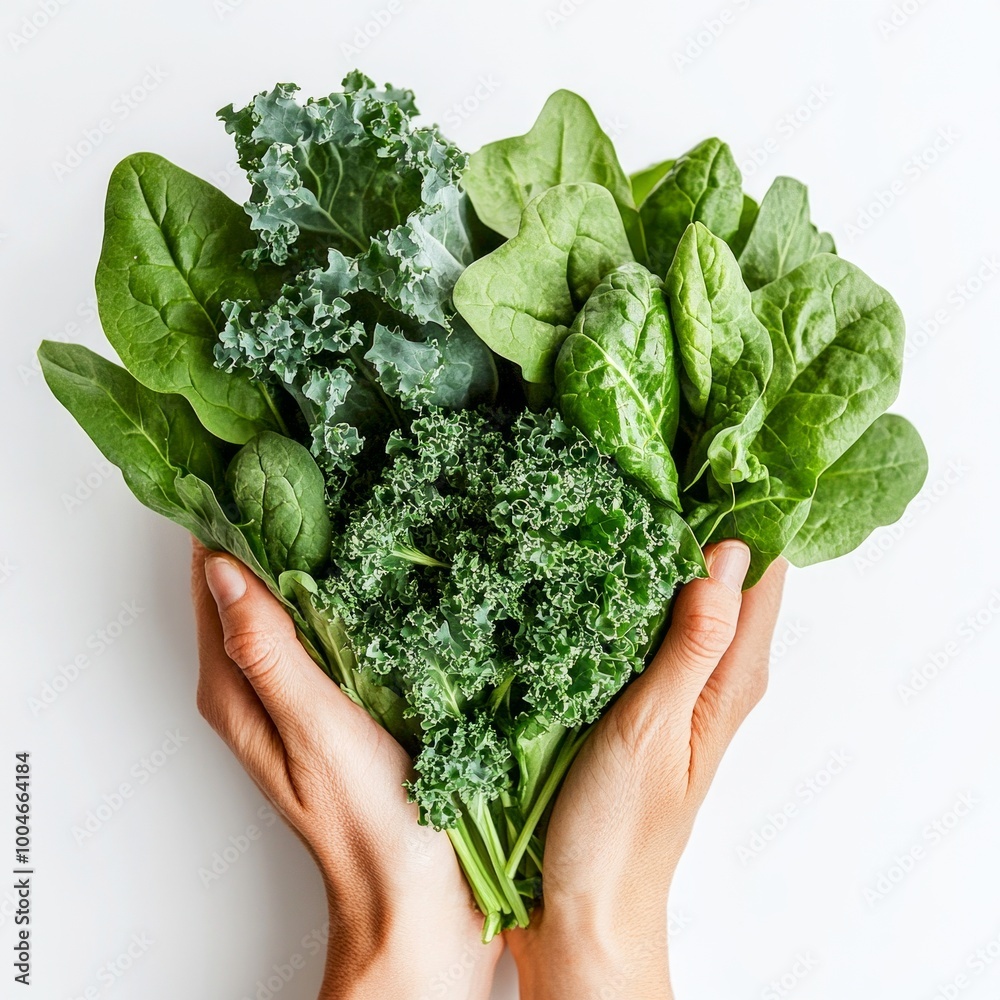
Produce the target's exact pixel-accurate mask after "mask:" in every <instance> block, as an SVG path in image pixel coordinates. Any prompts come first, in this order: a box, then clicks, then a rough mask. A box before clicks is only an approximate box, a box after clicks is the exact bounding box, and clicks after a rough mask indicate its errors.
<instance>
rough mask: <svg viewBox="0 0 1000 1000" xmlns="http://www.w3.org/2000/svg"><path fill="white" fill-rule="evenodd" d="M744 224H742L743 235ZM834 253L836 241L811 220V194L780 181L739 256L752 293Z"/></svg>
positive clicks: (763, 204) (790, 181) (771, 190)
mask: <svg viewBox="0 0 1000 1000" xmlns="http://www.w3.org/2000/svg"><path fill="white" fill-rule="evenodd" d="M743 228H744V223H742V222H741V224H740V229H741V231H742V230H743ZM832 251H833V238H832V237H831V236H830V235H829V233H821V232H819V230H817V229H816V227H815V226H814V225H813V224H812V222H811V221H810V219H809V192H808V190H807V188H806V186H805V185H804V184H800V183H799V182H798V181H796V180H793V179H792V178H791V177H777V178H775V180H774V183H773V184H772V185H771V187H770V188H769V189H768V191H767V194H766V195H764V200H763V201H762V202H761V203H760V209H759V211H758V212H757V213H756V216H755V218H754V220H753V225H752V227H751V228H750V230H749V233H748V236H747V239H746V241H745V244H744V246H743V247H742V249H741V250H736V248H735V247H734V252H737V253H738V254H739V260H740V267H741V268H742V270H743V280H744V281H745V282H746V283H747V287H748V288H750V290H751V291H753V290H755V289H757V288H760V287H761V286H762V285H766V284H767V283H768V282H769V281H776V280H777V279H778V278H780V277H781V276H782V275H785V274H788V272H789V271H792V270H794V269H795V268H796V267H798V266H799V264H804V263H805V262H806V261H807V260H809V259H810V258H811V257H815V256H816V255H817V254H819V253H827V252H832Z"/></svg>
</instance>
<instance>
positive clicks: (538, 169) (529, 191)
mask: <svg viewBox="0 0 1000 1000" xmlns="http://www.w3.org/2000/svg"><path fill="white" fill-rule="evenodd" d="M463 183H464V185H465V190H466V191H467V192H468V194H469V197H470V198H471V199H472V204H473V205H474V207H475V209H476V214H477V215H478V216H479V218H480V219H481V220H482V221H483V222H484V223H485V224H486V225H487V226H489V227H490V228H491V229H494V230H496V231H497V232H498V233H500V234H501V235H503V236H506V237H508V238H510V237H513V236H514V235H516V233H517V231H518V224H519V222H520V219H521V214H522V213H523V211H524V209H525V208H526V207H527V206H528V204H529V203H530V202H531V201H533V200H534V199H535V198H537V197H538V196H539V195H541V194H544V193H545V192H546V191H548V190H549V189H550V188H553V187H556V186H557V185H559V184H582V183H591V184H599V185H601V187H604V188H607V190H608V191H610V192H611V194H612V195H613V197H614V199H615V202H616V204H617V205H618V210H619V211H620V212H621V216H622V220H623V222H624V224H625V228H626V230H627V231H628V233H629V237H630V240H631V243H632V249H633V252H634V253H635V255H636V256H637V257H639V258H640V259H641V258H642V257H643V256H644V254H645V249H644V247H643V244H642V230H641V227H640V225H639V218H638V215H637V214H636V210H635V202H634V200H633V197H632V187H631V185H630V184H629V179H628V177H627V176H626V175H625V171H624V170H622V168H621V164H620V163H619V162H618V154H617V153H616V152H615V147H614V143H612V141H611V138H610V137H609V136H608V135H607V134H606V133H605V132H604V130H603V129H602V128H601V126H600V125H599V124H598V122H597V118H595V117H594V112H593V111H592V110H591V109H590V105H589V104H588V103H587V102H586V101H585V100H584V99H583V98H582V97H580V96H579V95H578V94H574V93H572V92H571V91H569V90H557V91H556V92H555V93H554V94H552V96H551V97H549V99H548V100H547V101H546V102H545V106H544V107H543V108H542V111H541V114H539V116H538V119H537V120H536V121H535V124H534V125H532V127H531V129H530V130H529V131H528V132H526V133H525V134H524V135H518V136H514V137H513V138H510V139H501V140H500V141H498V142H491V143H488V144H487V145H485V146H483V148H482V149H480V150H479V151H478V152H476V153H473V154H472V156H471V157H470V159H469V169H468V170H467V171H466V173H465V176H464V178H463Z"/></svg>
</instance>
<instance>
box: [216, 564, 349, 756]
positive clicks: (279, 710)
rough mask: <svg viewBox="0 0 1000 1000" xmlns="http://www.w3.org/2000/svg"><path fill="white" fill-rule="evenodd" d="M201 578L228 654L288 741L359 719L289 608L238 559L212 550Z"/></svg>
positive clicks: (282, 735) (285, 740) (281, 734)
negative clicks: (309, 649) (305, 643)
mask: <svg viewBox="0 0 1000 1000" xmlns="http://www.w3.org/2000/svg"><path fill="white" fill-rule="evenodd" d="M205 579H206V581H207V583H208V589H209V590H210V591H211V593H212V596H213V597H214V599H215V604H216V607H217V608H218V614H219V619H220V621H221V624H222V633H223V647H224V649H225V652H226V654H227V655H228V656H229V658H230V659H231V660H232V662H233V663H235V664H236V666H237V667H238V668H239V669H240V671H241V672H242V675H243V676H244V677H245V678H246V680H247V681H249V683H250V684H251V685H252V687H253V690H254V692H256V695H257V697H258V698H259V699H260V702H261V704H262V705H263V707H264V709H265V710H266V712H267V714H268V715H269V716H270V717H271V719H272V720H273V722H274V725H275V726H276V727H277V730H278V733H279V734H280V736H281V737H282V739H283V740H284V742H285V744H286V745H288V742H289V740H290V739H291V740H293V741H298V740H299V739H300V738H301V737H302V736H303V735H306V734H307V733H308V731H310V730H311V729H312V728H314V726H315V725H317V724H322V725H323V727H324V728H325V727H326V726H330V725H332V726H334V727H336V726H337V725H348V726H350V727H351V728H352V729H353V728H354V727H355V726H356V724H357V719H356V718H355V716H356V712H354V711H352V709H353V708H354V706H353V705H352V703H351V702H350V701H349V700H348V699H347V698H346V697H345V696H344V695H343V693H342V692H340V691H339V690H338V689H337V687H336V685H334V684H331V683H330V680H329V678H327V677H326V676H325V675H324V674H323V673H322V672H321V671H320V670H319V669H318V668H317V666H316V664H315V662H314V661H313V660H312V659H311V658H310V656H309V654H308V653H306V651H305V650H304V649H303V648H302V644H301V643H300V642H299V641H298V638H297V637H296V635H295V626H294V625H293V623H292V620H291V618H289V616H288V613H287V612H286V611H285V609H284V608H283V607H282V606H281V605H280V604H279V603H278V601H277V600H276V599H275V598H274V596H273V595H272V594H271V593H270V592H269V591H268V589H267V587H265V586H264V584H263V583H262V582H261V581H260V580H259V579H257V577H256V576H255V575H254V574H253V573H251V572H250V571H249V570H248V569H246V568H245V567H244V566H243V565H242V564H241V563H240V562H238V561H237V560H236V559H234V558H232V557H230V556H228V555H224V554H221V553H213V554H211V555H210V556H209V557H208V558H207V559H206V560H205Z"/></svg>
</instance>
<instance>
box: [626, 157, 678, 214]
mask: <svg viewBox="0 0 1000 1000" xmlns="http://www.w3.org/2000/svg"><path fill="white" fill-rule="evenodd" d="M676 162H677V161H676V160H662V161H661V162H659V163H654V164H653V165H652V166H651V167H646V169H645V170H637V171H636V172H635V173H634V174H630V175H629V182H630V183H631V185H632V197H633V198H634V199H635V204H636V207H637V208H641V207H642V203H643V202H644V201H645V200H646V199H647V198H648V197H649V195H650V192H651V191H652V190H653V188H655V187H656V185H657V184H659V183H660V181H662V180H663V178H664V177H666V176H667V174H668V173H669V172H670V168H671V167H672V166H673V165H674V164H675V163H676Z"/></svg>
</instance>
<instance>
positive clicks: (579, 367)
mask: <svg viewBox="0 0 1000 1000" xmlns="http://www.w3.org/2000/svg"><path fill="white" fill-rule="evenodd" d="M662 289H663V283H662V282H661V281H660V279H659V278H657V277H656V276H655V275H654V274H651V273H650V272H649V271H647V270H646V268H644V267H643V266H642V265H641V264H636V263H629V264H622V265H621V266H620V267H617V268H615V270H613V271H612V272H611V273H610V274H609V275H608V276H607V277H606V278H604V280H603V281H602V282H601V283H600V284H599V285H598V286H597V287H596V288H595V289H594V291H593V292H592V293H591V296H590V298H589V299H588V300H587V303H586V305H584V307H583V309H582V310H581V311H580V314H579V315H578V316H577V317H576V321H575V322H574V323H573V328H572V331H571V333H570V335H569V336H568V337H567V338H566V341H565V342H564V343H563V345H562V349H561V350H560V351H559V356H558V359H557V361H556V368H555V386H556V402H557V404H558V406H559V410H560V412H561V413H562V415H563V416H564V417H565V418H566V420H567V421H568V422H569V423H571V424H573V425H574V426H576V427H578V428H579V429H580V430H582V431H583V433H584V434H586V435H587V437H588V438H589V439H590V440H591V441H592V442H593V443H594V444H595V445H597V447H598V449H599V450H600V451H601V452H602V453H603V454H605V455H609V456H611V457H613V458H614V459H615V460H616V461H617V462H618V464H619V466H621V468H622V469H623V470H624V471H625V472H626V473H627V474H628V475H630V476H634V477H635V478H636V479H638V480H639V481H640V482H641V483H642V484H643V485H644V486H645V487H646V488H647V489H648V490H649V491H650V492H651V493H652V495H653V496H654V497H656V498H657V499H659V500H662V501H663V502H665V503H668V504H671V505H673V506H675V507H679V506H680V501H679V499H678V495H677V469H676V468H675V466H674V460H673V457H672V456H671V452H670V449H671V446H672V445H673V441H674V434H675V433H676V431H677V420H678V414H679V411H680V388H679V385H678V381H677V373H676V361H675V358H674V338H673V331H672V329H671V326H670V314H669V313H668V312H667V304H666V302H665V301H664V298H663V290H662Z"/></svg>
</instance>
